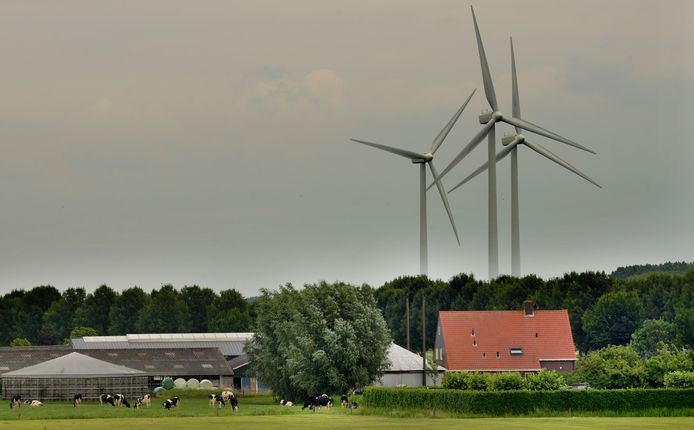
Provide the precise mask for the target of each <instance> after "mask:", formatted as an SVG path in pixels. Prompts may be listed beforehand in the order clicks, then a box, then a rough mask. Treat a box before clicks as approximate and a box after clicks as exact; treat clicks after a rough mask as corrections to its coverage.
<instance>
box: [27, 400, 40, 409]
mask: <svg viewBox="0 0 694 430" xmlns="http://www.w3.org/2000/svg"><path fill="white" fill-rule="evenodd" d="M24 404H25V405H29V406H31V407H33V408H36V407H39V406H43V403H41V402H40V401H39V400H25V401H24Z"/></svg>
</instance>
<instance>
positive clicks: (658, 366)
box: [645, 345, 692, 387]
mask: <svg viewBox="0 0 694 430" xmlns="http://www.w3.org/2000/svg"><path fill="white" fill-rule="evenodd" d="M645 365H646V381H647V382H648V384H649V385H650V386H651V387H662V386H663V383H664V376H665V375H666V374H667V373H671V372H675V371H678V370H679V371H685V372H686V371H689V370H692V358H691V357H690V356H689V354H688V353H686V352H684V351H682V350H678V349H677V348H675V347H672V346H667V345H662V346H661V347H660V349H658V353H657V354H656V355H654V356H652V357H651V358H649V359H648V360H646V363H645Z"/></svg>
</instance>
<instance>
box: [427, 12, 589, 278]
mask: <svg viewBox="0 0 694 430" xmlns="http://www.w3.org/2000/svg"><path fill="white" fill-rule="evenodd" d="M470 9H471V10H472V20H473V22H474V24H475V34H476V36H477V48H478V50H479V55H480V65H481V67H482V80H483V81H484V94H485V95H486V96H487V101H488V102H489V106H490V107H491V108H492V112H487V113H483V114H482V115H480V117H479V120H480V124H485V126H484V127H482V129H481V130H480V131H479V132H478V133H477V134H476V135H475V137H473V138H472V140H471V141H470V142H469V143H468V144H467V145H466V146H465V147H464V148H463V150H462V151H460V153H459V154H458V155H456V157H455V158H454V159H453V161H451V163H450V164H449V165H448V166H446V168H445V169H443V171H442V172H441V174H440V175H439V178H438V180H441V179H442V178H443V177H444V176H446V174H447V173H448V172H450V171H451V169H453V168H454V167H455V166H456V165H457V164H458V163H460V161H461V160H462V159H463V158H465V157H466V156H467V155H468V154H469V153H470V152H471V151H472V150H473V149H475V147H477V145H479V143H480V142H482V140H483V139H484V137H485V136H488V144H487V163H488V166H489V167H488V169H489V173H488V176H487V177H488V191H489V199H488V211H487V212H488V224H487V225H488V241H489V247H488V253H489V255H488V256H489V279H493V278H496V277H497V276H498V275H499V238H498V232H497V209H496V150H495V149H494V141H495V140H496V133H495V129H494V126H495V124H496V123H497V122H499V121H502V122H505V123H507V124H510V125H513V126H514V127H518V128H522V129H523V130H527V131H531V132H533V133H536V134H539V135H541V136H545V137H548V138H550V139H554V140H556V141H559V142H562V143H565V144H567V145H571V146H574V147H576V148H579V149H582V150H584V151H588V152H590V153H593V154H595V152H594V151H592V150H590V149H588V148H586V147H584V146H581V145H579V144H578V143H576V142H573V141H571V140H569V139H566V138H564V137H561V136H559V135H558V134H556V133H553V132H551V131H549V130H547V129H545V128H542V127H540V126H537V125H535V124H532V123H530V122H528V121H525V120H522V119H520V118H518V117H516V116H515V115H514V116H511V117H507V116H504V114H502V113H501V112H499V105H498V103H497V101H496V94H495V92H494V84H493V83H492V76H491V72H490V71H489V64H487V56H486V54H485V52H484V45H483V44H482V37H481V36H480V31H479V28H478V27H477V19H476V18H475V10H474V9H472V6H470ZM434 182H436V179H435V180H434ZM432 186H434V184H431V185H430V186H429V187H428V188H431V187H432ZM428 188H427V189H428Z"/></svg>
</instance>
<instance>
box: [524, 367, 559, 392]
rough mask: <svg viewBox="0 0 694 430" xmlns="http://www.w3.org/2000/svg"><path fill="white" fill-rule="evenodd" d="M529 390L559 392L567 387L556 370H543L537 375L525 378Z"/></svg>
mask: <svg viewBox="0 0 694 430" xmlns="http://www.w3.org/2000/svg"><path fill="white" fill-rule="evenodd" d="M525 383H526V384H525V385H526V386H527V387H528V389H529V390H558V389H560V388H561V387H563V386H565V385H566V381H565V380H564V377H563V376H562V375H560V374H559V373H558V372H556V371H554V370H547V369H542V370H540V372H539V373H537V374H535V375H528V376H526V377H525Z"/></svg>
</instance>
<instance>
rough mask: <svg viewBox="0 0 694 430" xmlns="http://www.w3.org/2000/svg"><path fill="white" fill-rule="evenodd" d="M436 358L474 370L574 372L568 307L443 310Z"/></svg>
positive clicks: (448, 365)
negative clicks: (552, 308) (515, 309)
mask: <svg viewBox="0 0 694 430" xmlns="http://www.w3.org/2000/svg"><path fill="white" fill-rule="evenodd" d="M434 348H435V354H436V359H437V361H438V362H439V363H440V364H441V365H443V366H445V367H446V368H448V369H449V370H466V371H470V372H512V371H513V372H538V371H540V370H541V369H550V370H556V371H559V372H570V371H573V370H574V367H575V364H576V349H575V347H574V342H573V336H572V334H571V325H570V324H569V313H568V311H567V310H565V309H562V310H535V309H534V306H533V303H532V302H530V301H527V302H525V303H524V304H523V310H518V311H441V312H439V321H438V325H437V328H436V341H435V344H434Z"/></svg>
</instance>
